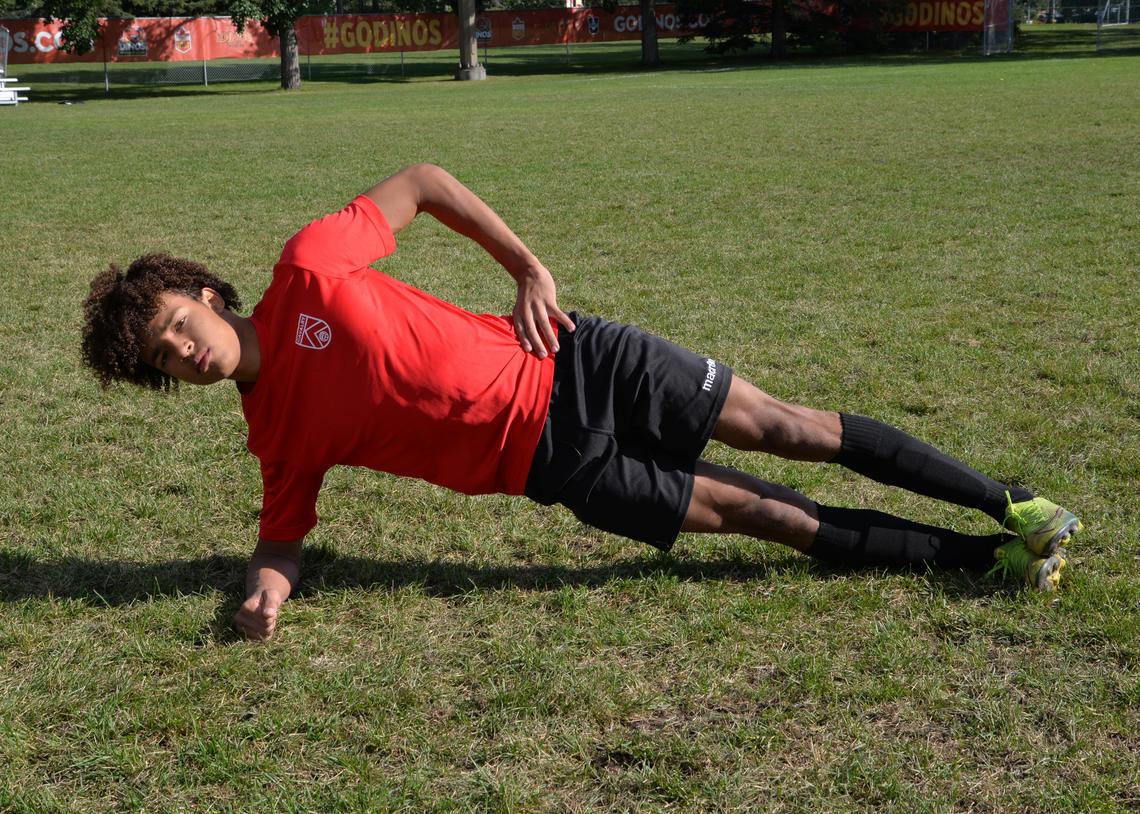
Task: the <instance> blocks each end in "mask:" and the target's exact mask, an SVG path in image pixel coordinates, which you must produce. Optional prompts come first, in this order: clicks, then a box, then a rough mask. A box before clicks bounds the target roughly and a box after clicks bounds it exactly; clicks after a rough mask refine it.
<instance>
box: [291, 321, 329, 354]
mask: <svg viewBox="0 0 1140 814" xmlns="http://www.w3.org/2000/svg"><path fill="white" fill-rule="evenodd" d="M331 341H332V328H330V327H329V324H328V323H327V322H325V321H324V320H323V319H318V318H317V317H311V316H309V315H308V314H301V317H300V319H298V320H297V344H298V345H300V346H301V347H302V348H312V349H313V350H323V349H324V348H327V347H328V346H329V342H331Z"/></svg>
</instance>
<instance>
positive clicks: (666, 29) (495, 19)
mask: <svg viewBox="0 0 1140 814" xmlns="http://www.w3.org/2000/svg"><path fill="white" fill-rule="evenodd" d="M983 9H984V0H910V2H909V3H907V5H906V8H905V9H904V10H903V11H902V12H900V13H898V14H895V15H892V16H890V17H887V18H884V19H883V26H884V28H885V29H886V30H888V31H980V30H981V28H982V16H983ZM655 11H656V15H655V16H656V18H657V34H658V36H659V37H661V38H668V37H679V36H681V35H683V34H688V33H692V32H694V31H699V30H700V29H702V28H704V27H705V26H706V25H707V24H708V18H707V17H705V16H704V15H700V16H698V17H685V16H683V15H680V14H678V13H677V11H676V9H675V7H674V6H672V5H660V6H657V7H656V9H655ZM101 22H102V23H103V26H104V30H103V34H102V35H101V36H100V37H99V39H98V40H96V41H95V42H94V43H93V46H94V47H93V49H92V50H91V51H89V52H88V53H86V54H84V55H83V56H74V55H72V54H68V53H67V52H65V51H63V50H62V48H61V39H60V36H61V35H60V31H61V29H62V27H63V26H62V23H58V22H53V23H49V24H46V25H45V24H44V23H43V21H41V20H0V25H3V26H5V27H6V28H7V29H8V30H9V32H10V33H11V37H12V42H11V50H10V51H9V54H8V61H9V62H10V63H12V64H14V65H18V64H26V63H32V62H132V61H133V62H177V61H180V60H203V59H225V58H234V57H239V58H241V57H276V56H278V55H279V53H280V52H279V51H278V46H277V38H276V37H274V36H272V35H270V34H269V32H267V31H266V30H265V29H264V28H262V26H261V24H260V23H258V22H256V21H253V20H251V21H250V22H249V24H248V25H246V27H245V31H244V32H243V33H241V34H239V33H238V32H237V28H235V27H234V24H233V21H232V20H231V19H230V18H229V17H194V18H179V17H147V18H137V19H133V20H103V21H101ZM295 27H296V30H297V39H298V44H299V46H300V50H301V53H302V54H364V53H375V52H393V51H440V50H458V49H459V20H458V18H457V17H456V16H455V15H454V14H360V15H349V14H338V15H324V16H311V17H302V18H301V19H300V20H298V21H297V24H296V26H295ZM475 32H476V34H475V36H476V39H477V41H478V43H479V44H480V45H482V46H484V47H494V48H506V47H510V46H514V45H556V44H562V43H587V42H613V41H616V40H636V39H640V38H641V10H640V7H638V6H621V7H619V8H618V9H617V10H616V11H615V12H614V13H613V14H610V13H607V12H605V11H603V10H602V9H600V8H578V9H542V10H535V11H488V12H484V13H483V14H480V15H478V16H477V17H476V18H475Z"/></svg>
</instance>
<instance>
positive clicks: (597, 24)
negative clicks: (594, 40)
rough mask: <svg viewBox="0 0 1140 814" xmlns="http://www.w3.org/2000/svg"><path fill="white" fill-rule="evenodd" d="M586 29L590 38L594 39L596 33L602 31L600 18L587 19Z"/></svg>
mask: <svg viewBox="0 0 1140 814" xmlns="http://www.w3.org/2000/svg"><path fill="white" fill-rule="evenodd" d="M586 27H587V28H589V29H590V36H591V37H596V36H597V35H598V32H599V31H601V29H602V20H601V18H600V17H587V18H586Z"/></svg>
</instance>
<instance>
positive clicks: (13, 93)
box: [0, 25, 31, 106]
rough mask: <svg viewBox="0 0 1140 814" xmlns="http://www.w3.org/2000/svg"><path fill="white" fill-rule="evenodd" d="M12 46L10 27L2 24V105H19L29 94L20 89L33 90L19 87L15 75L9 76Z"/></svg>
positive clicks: (0, 89)
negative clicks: (15, 83)
mask: <svg viewBox="0 0 1140 814" xmlns="http://www.w3.org/2000/svg"><path fill="white" fill-rule="evenodd" d="M11 47H12V37H11V35H10V34H9V33H8V29H7V28H5V27H4V26H2V25H0V106H2V105H18V104H20V102H26V101H28V97H27V96H21V95H20V91H23V90H31V88H27V87H17V86H15V85H12V84H11V83H12V82H18V81H19V80H18V79H16V77H14V76H8V51H9V50H10V49H11Z"/></svg>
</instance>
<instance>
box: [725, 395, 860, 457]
mask: <svg viewBox="0 0 1140 814" xmlns="http://www.w3.org/2000/svg"><path fill="white" fill-rule="evenodd" d="M841 436H842V425H841V424H840V422H839V414H838V413H833V412H826V411H824V410H816V409H813V408H811V407H804V406H802V405H799V404H790V403H788V402H784V401H780V400H779V399H775V398H773V397H772V396H770V395H768V394H767V393H765V392H764V391H762V390H760V389H759V388H757V387H755V386H753V385H751V384H749V383H748V382H746V381H744V380H743V379H739V378H734V379H733V380H732V384H731V386H730V387H729V391H728V398H726V399H725V403H724V409H723V410H722V411H721V414H720V419H719V420H718V421H717V425H716V429H715V430H714V432H713V437H714V438H716V439H717V440H718V441H721V442H723V443H726V444H728V445H729V446H732V447H735V448H737V449H747V450H758V451H761V452H768V453H771V454H773V455H779V456H780V457H782V458H794V459H796V460H801V461H828V460H831V459H832V458H834V457H835V456H836V454H838V452H839V445H840V440H841Z"/></svg>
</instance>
